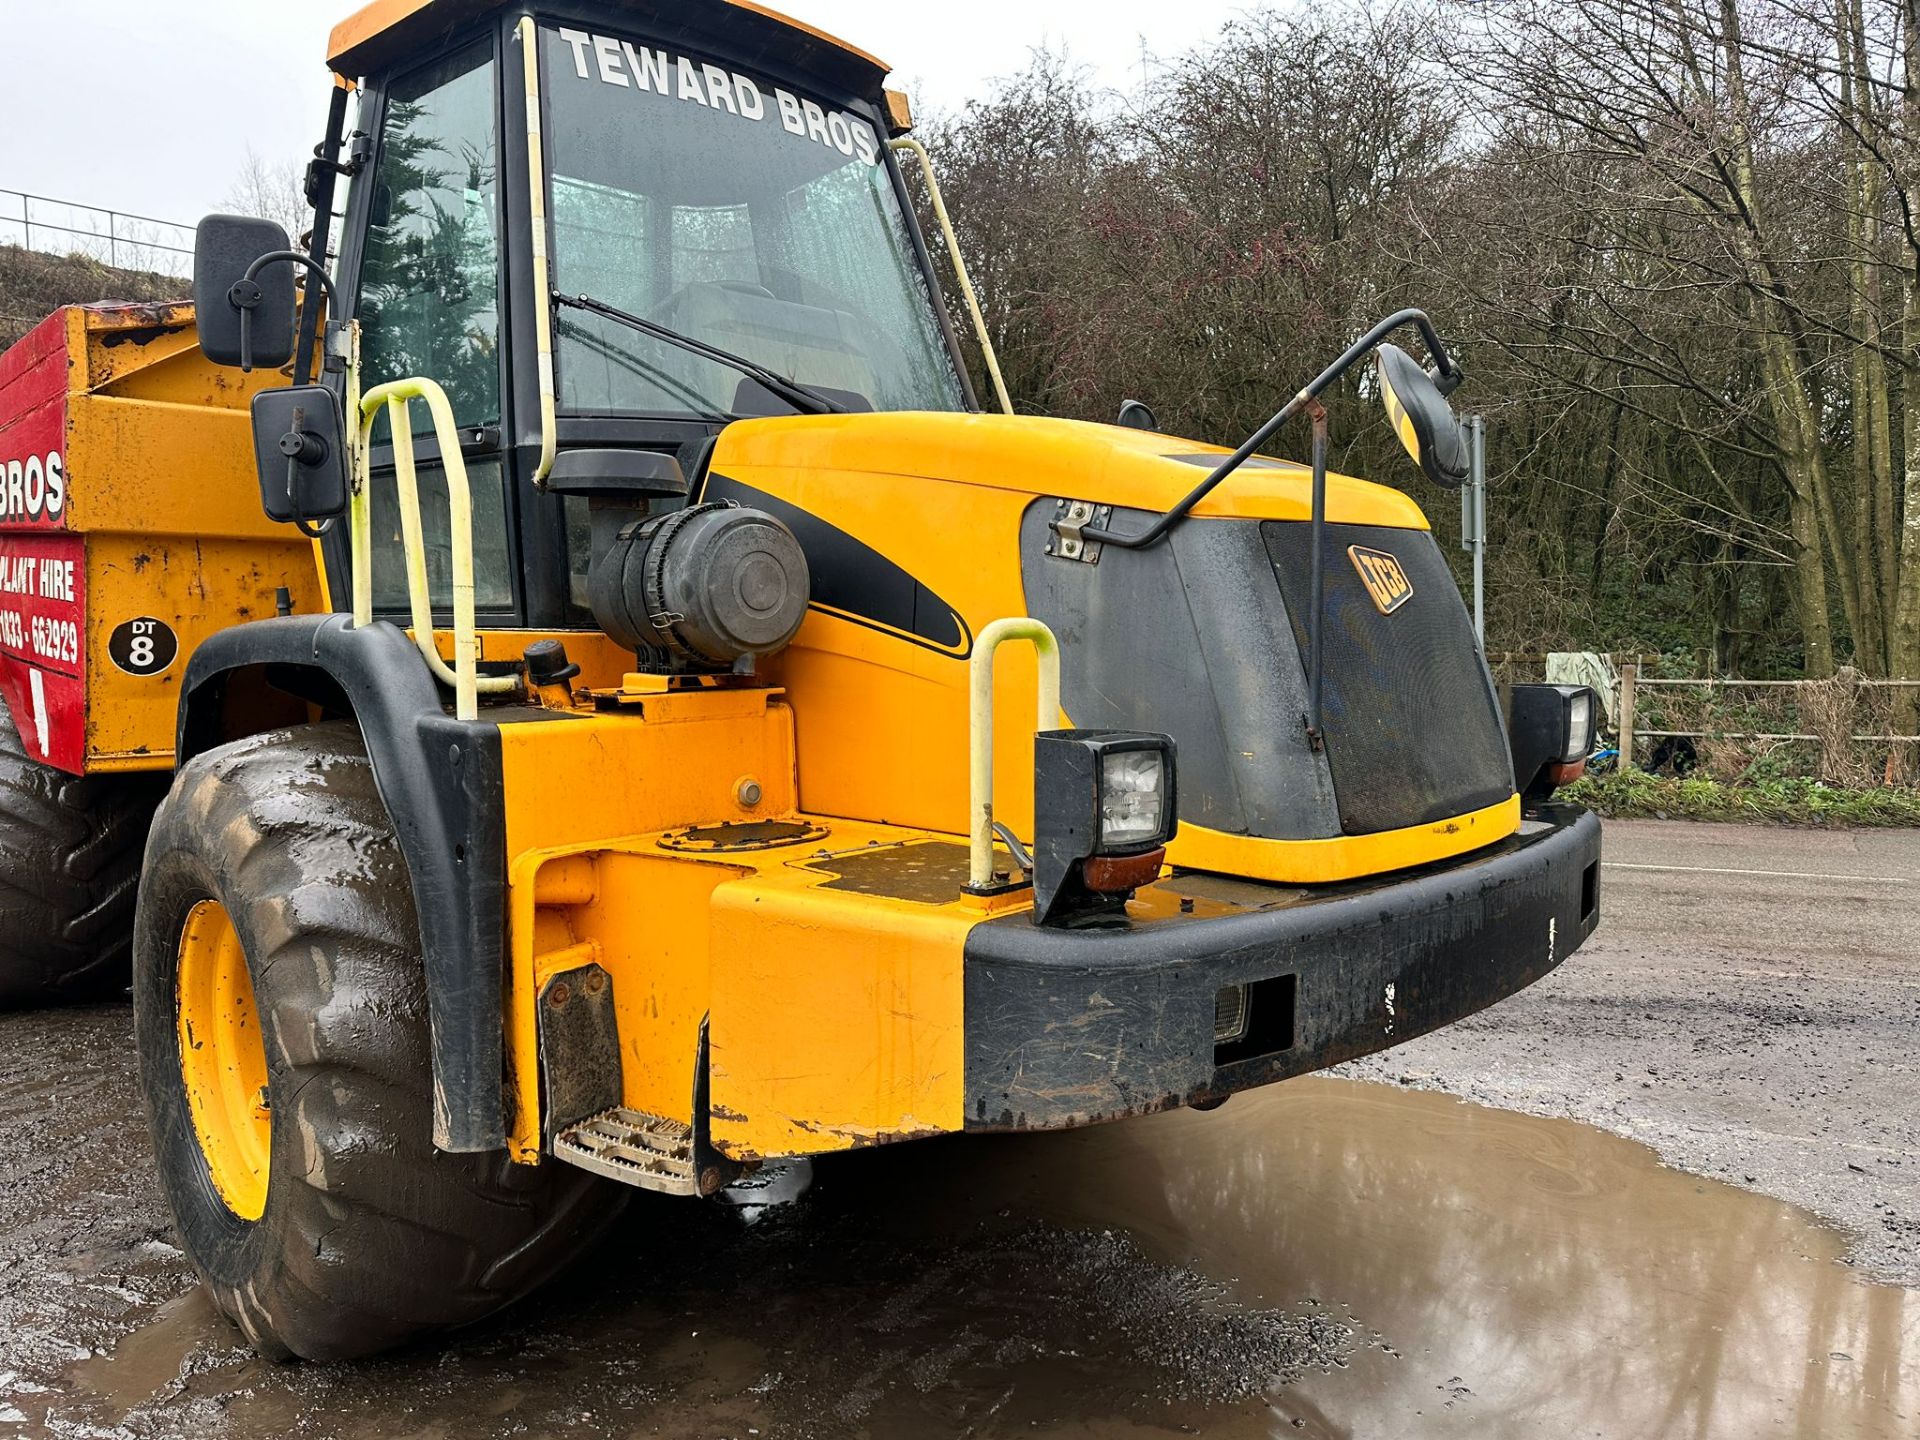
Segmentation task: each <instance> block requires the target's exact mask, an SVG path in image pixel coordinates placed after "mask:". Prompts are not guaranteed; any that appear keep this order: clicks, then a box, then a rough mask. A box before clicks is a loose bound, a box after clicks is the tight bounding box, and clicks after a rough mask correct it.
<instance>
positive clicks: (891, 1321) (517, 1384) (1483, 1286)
mask: <svg viewBox="0 0 1920 1440" xmlns="http://www.w3.org/2000/svg"><path fill="white" fill-rule="evenodd" d="M1607 835H1608V838H1607V844H1608V862H1609V865H1610V867H1611V868H1609V869H1608V871H1607V874H1606V882H1605V890H1604V898H1603V912H1604V917H1603V925H1602V930H1601V933H1600V934H1599V935H1598V936H1596V938H1595V939H1594V940H1593V941H1592V942H1590V944H1589V946H1588V947H1587V948H1586V949H1585V950H1583V951H1582V952H1580V953H1579V954H1578V955H1577V956H1576V957H1574V959H1572V960H1571V961H1570V962H1568V964H1567V965H1565V966H1564V967H1563V968H1562V969H1561V970H1560V971H1559V972H1558V973H1557V974H1555V975H1554V976H1552V977H1550V978H1549V979H1548V980H1546V981H1544V982H1542V983H1541V984H1540V985H1538V986H1536V987H1534V989H1532V990H1531V991H1529V992H1527V993H1526V994H1524V995H1522V996H1518V997H1516V998H1514V999H1513V1000H1511V1001H1509V1002H1507V1003H1506V1004H1504V1005H1502V1006H1500V1007H1497V1008H1496V1009H1495V1010H1494V1011H1491V1012H1488V1014H1486V1015H1484V1016H1481V1017H1477V1018H1476V1019H1474V1020H1473V1021H1471V1022H1469V1023H1467V1024H1465V1025H1462V1026H1458V1027H1455V1028H1454V1029H1453V1030H1451V1031H1448V1032H1443V1033H1441V1034H1439V1035H1436V1036H1432V1037H1428V1038H1427V1039H1425V1040H1423V1041H1419V1042H1416V1043H1414V1044H1412V1045H1409V1046H1406V1047H1403V1048H1401V1049H1399V1050H1397V1051H1394V1052H1391V1053H1390V1054H1389V1055H1387V1056H1385V1057H1381V1058H1379V1059H1377V1060H1374V1061H1369V1062H1364V1063H1362V1064H1360V1065H1356V1066H1352V1067H1348V1068H1347V1071H1346V1072H1344V1073H1345V1074H1346V1075H1347V1076H1350V1077H1358V1078H1328V1079H1321V1078H1315V1079H1310V1080H1305V1081H1299V1082H1294V1083H1292V1084H1288V1085H1284V1086H1279V1087H1275V1088H1274V1089H1273V1090H1270V1091H1267V1092H1264V1093H1261V1094H1258V1095H1252V1096H1243V1097H1239V1098H1237V1099H1236V1100H1234V1101H1233V1102H1232V1103H1231V1104H1229V1105H1228V1106H1226V1107H1225V1108H1223V1109H1221V1110H1219V1111H1217V1112H1214V1113H1211V1114H1204V1115H1203V1114H1198V1113H1194V1112H1179V1113H1176V1114H1170V1115H1163V1116H1155V1117H1151V1118H1148V1119H1144V1120H1138V1121H1131V1122H1127V1123H1124V1124H1120V1125H1114V1126H1107V1127H1102V1128H1100V1129H1096V1130H1090V1131H1084V1132H1079V1133H1076V1134H1072V1135H1064V1136H1039V1137H1014V1138H1006V1139H988V1140H957V1141H940V1142H931V1143H925V1144H919V1145H910V1146H902V1147H897V1148H895V1149H890V1150H876V1151H869V1152H863V1153H861V1154H857V1155H852V1156H848V1157H844V1158H843V1159H840V1160H837V1161H833V1162H823V1163H822V1164H821V1165H820V1166H819V1167H818V1170H817V1172H816V1176H815V1182H816V1183H815V1184H814V1186H813V1188H812V1189H811V1190H810V1191H809V1192H808V1193H807V1194H806V1195H805V1196H804V1197H803V1198H802V1199H800V1200H799V1201H798V1202H797V1203H793V1204H789V1205H784V1206H778V1207H774V1208H771V1209H767V1210H764V1211H741V1210H734V1209H727V1208H724V1207H718V1206H698V1205H688V1204H686V1203H684V1202H673V1201H659V1202H653V1203H647V1202H649V1201H650V1200H651V1197H642V1202H643V1203H640V1204H638V1205H637V1206H636V1208H635V1210H634V1212H633V1215H632V1220H631V1223H629V1224H628V1225H626V1226H625V1227H623V1228H622V1230H620V1231H619V1232H618V1233H617V1234H616V1235H615V1236H614V1237H613V1238H612V1239H611V1240H610V1241H609V1242H608V1243H607V1245H606V1246H605V1247H604V1248H603V1249H602V1250H601V1251H600V1252H598V1253H596V1254H595V1255H594V1256H592V1257H590V1258H589V1260H588V1261H587V1262H586V1263H584V1264H583V1265H582V1266H580V1267H579V1268H578V1269H577V1270H576V1271H574V1272H573V1273H572V1274H571V1275H568V1276H566V1277H562V1279H561V1280H560V1281H559V1282H558V1283H556V1284H555V1285H553V1286H551V1287H549V1289H548V1290H547V1291H546V1292H544V1293H543V1294H542V1295H541V1296H539V1297H537V1298H536V1299H535V1300H534V1301H533V1302H531V1303H529V1304H528V1305H526V1306H523V1307H521V1308H520V1309H518V1310H516V1311H515V1312H513V1313H512V1314H510V1315H508V1316H505V1317H502V1318H500V1319H499V1320H496V1321H494V1322H490V1323H488V1324H486V1325H483V1326H480V1327H476V1328H475V1329H473V1330H471V1331H468V1332H465V1333H463V1334H461V1335H459V1336H456V1337H453V1338H451V1339H449V1340H448V1341H446V1342H445V1343H443V1344H440V1345H436V1346H433V1347H430V1348H426V1349H422V1350H419V1351H416V1352H413V1353H410V1354H406V1355H402V1356H398V1357H395V1358H392V1359H389V1360H385V1361H381V1362H378V1363H373V1364H365V1365H354V1366H341V1367H332V1368H322V1367H311V1366H273V1365H266V1364H263V1363H261V1362H259V1361H258V1360H256V1359H254V1358H252V1357H251V1356H250V1355H249V1354H248V1353H247V1352H246V1351H245V1350H244V1349H243V1348H242V1347H241V1346H240V1345H239V1343H238V1341H237V1337H236V1336H235V1334H234V1332H233V1331H232V1330H231V1329H230V1328H229V1327H228V1326H227V1325H226V1324H225V1322H224V1321H222V1320H221V1319H220V1317H219V1316H217V1315H215V1314H214V1313H212V1312H211V1310H210V1308H209V1307H208V1306H207V1305H206V1303H205V1301H204V1300H203V1299H202V1298H201V1296H200V1293H199V1291H198V1289H197V1286H196V1285H195V1283H194V1280H193V1277H192V1275H191V1272H190V1271H189V1269H188V1268H187V1266H186V1265H185V1263H184V1261H183V1259H182V1257H181V1256H180V1254H179V1252H178V1250H177V1249H176V1248H175V1247H174V1245H173V1243H172V1234H171V1225H170V1222H169V1220H168V1217H167V1216H166V1214H165V1212H164V1208H163V1207H162V1206H161V1205H160V1204H159V1202H158V1201H157V1199H156V1197H155V1193H154V1185H153V1178H152V1174H151V1162H150V1160H149V1158H148V1152H147V1141H146V1136H145V1131H144V1125H143V1123H142V1119H141V1115H140V1106H139V1102H138V1096H137V1094H136V1092H135V1085H134V1078H133V1070H134V1067H133V1063H132V1057H131V1050H130V1017H129V1014H128V1011H127V1009H126V1007H125V1006H124V1005H107V1006H100V1007H94V1008H91V1009H85V1010H77V1011H66V1012H59V1013H54V1014H41V1015H9V1016H0V1437H6V1436H8V1435H12V1434H19V1435H35V1436H38V1435H57V1436H75V1437H105V1436H113V1437H122V1436H127V1437H174V1436H182V1437H185V1436H194V1437H198V1436H203V1435H204V1436H237V1437H247V1436H263V1437H267V1436H270V1437H275V1440H280V1437H294V1436H342V1437H347V1436H354V1437H358V1436H369V1437H371V1436H380V1437H412V1436H421V1437H428V1436H460V1437H463V1440H464V1437H483V1436H496V1435H498V1436H509V1435H578V1436H599V1435H617V1436H628V1435H636V1436H638V1435H662V1436H674V1437H695V1436H701V1437H705V1436H713V1437H722V1436H726V1437H746V1436H770V1437H771V1436H789V1435H791V1436H801V1437H812V1436H820V1437H827V1436H833V1437H839V1436H875V1437H901V1440H906V1437H914V1440H918V1437H931V1436H946V1435H953V1436H960V1435H968V1436H1011V1435H1015V1434H1018V1435H1022V1436H1030V1435H1043V1436H1056V1437H1067V1436H1073V1437H1121V1436H1126V1437H1134V1436H1147V1435H1153V1436H1162V1435H1176V1434H1206V1435H1210V1436H1226V1437H1240V1436H1247V1437H1252V1436H1262V1437H1271V1436H1275V1435H1295V1434H1299V1435H1308V1436H1326V1437H1333V1436H1387V1437H1394V1440H1399V1437H1424V1436H1436V1437H1453V1436H1460V1437H1469V1436H1471V1437H1476V1440H1478V1437H1515V1440H1519V1437H1535V1436H1551V1437H1556V1440H1557V1437H1560V1436H1574V1435H1579V1436H1607V1437H1614V1436H1619V1437H1657V1436H1666V1435H1686V1436H1689V1437H1719V1436H1727V1437H1735V1436H1738V1437H1743V1440H1744V1437H1747V1436H1752V1435H1772V1434H1778V1435H1796V1436H1806V1437H1823V1440H1824V1437H1864V1440H1876V1437H1886V1440H1895V1437H1898V1440H1912V1437H1913V1436H1914V1435H1915V1434H1920V1290H1910V1289H1905V1288H1902V1287H1901V1285H1900V1284H1898V1283H1879V1282H1882V1281H1894V1282H1900V1281H1904V1282H1905V1283H1906V1284H1909V1285H1913V1284H1920V1262H1917V1261H1916V1249H1917V1248H1920V1246H1917V1245H1916V1229H1915V1222H1916V1220H1917V1219H1920V1193H1916V1192H1917V1191H1920V1136H1916V1133H1915V1132H1916V1125H1920V1069H1917V1068H1916V1065H1917V1059H1920V1057H1916V1051H1915V1046H1914V1038H1915V1034H1916V1027H1915V1021H1916V1018H1920V924H1916V923H1915V921H1916V917H1920V834H1886V833H1881V834H1861V835H1849V834H1829V833H1808V832H1787V831H1777V830H1740V829H1719V828H1708V827H1696V826H1684V825H1664V824H1662V825H1646V824H1626V823H1620V824H1615V825H1612V826H1610V827H1609V829H1608V832H1607ZM1371 1080H1379V1081H1385V1082H1386V1083H1384V1084H1382V1083H1365V1082H1367V1081H1371ZM1440 1090H1452V1091H1455V1092H1457V1093H1458V1094H1460V1095H1463V1096H1466V1097H1468V1098H1469V1099H1470V1100H1473V1101H1477V1102H1481V1103H1478V1104H1473V1103H1464V1102H1463V1101H1461V1100H1459V1099H1455V1098H1453V1097H1451V1096H1448V1095H1444V1094H1438V1093H1429V1092H1434V1091H1440ZM1490 1106H1497V1107H1501V1108H1488V1107H1490ZM1515 1112H1530V1113H1515ZM1557 1116H1574V1117H1577V1118H1578V1119H1582V1120H1586V1121H1590V1122H1591V1123H1592V1125H1594V1126H1599V1127H1604V1129H1605V1130H1611V1131H1614V1132H1617V1133H1618V1134H1620V1135H1627V1136H1631V1137H1634V1139H1635V1140H1643V1141H1645V1142H1647V1143H1648V1144H1650V1145H1652V1146H1653V1147H1655V1149H1657V1151H1658V1152H1659V1156H1658V1157H1656V1155H1655V1153H1654V1150H1649V1149H1647V1148H1645V1146H1643V1145H1641V1144H1636V1143H1633V1140H1626V1139H1620V1138H1616V1135H1610V1134H1606V1133H1603V1131H1602V1130H1601V1129H1595V1128H1590V1126H1589V1125H1583V1124H1576V1123H1572V1121H1570V1120H1568V1119H1564V1118H1545V1117H1557ZM1536 1117H1541V1118H1536ZM1661 1158H1664V1159H1665V1160H1667V1161H1668V1162H1670V1163H1669V1164H1667V1165H1663V1164H1661V1163H1660V1159H1661ZM1674 1167H1684V1168H1674ZM1689 1171H1691V1172H1694V1173H1688V1172H1689ZM1703 1175H1717V1176H1722V1177H1725V1178H1727V1179H1730V1180H1731V1181H1733V1182H1734V1184H1733V1185H1723V1184H1720V1183H1717V1182H1716V1181H1715V1180H1713V1179H1706V1178H1698V1177H1699V1176H1703ZM1749 1192H1759V1193H1749ZM1768 1197H1782V1198H1784V1199H1789V1200H1793V1201H1795V1202H1796V1203H1797V1204H1799V1205H1801V1206H1804V1207H1806V1209H1805V1210H1803V1209H1797V1208H1793V1207H1790V1206H1788V1205H1785V1204H1782V1203H1780V1201H1779V1200H1778V1199H1773V1198H1768ZM1809 1210H1810V1211H1812V1212H1814V1213H1813V1214H1811V1215H1810V1214H1809V1213H1807V1211H1809ZM1817 1217H1826V1218H1827V1219H1829V1220H1832V1221H1835V1222H1838V1223H1839V1224H1842V1225H1844V1226H1846V1227H1847V1231H1851V1232H1853V1233H1851V1234H1849V1233H1847V1231H1843V1230H1841V1229H1836V1228H1832V1227H1831V1226H1829V1225H1827V1224H1823V1223H1822V1221H1821V1219H1820V1218H1817ZM749 1222H751V1223H749Z"/></svg>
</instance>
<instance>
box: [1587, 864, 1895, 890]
mask: <svg viewBox="0 0 1920 1440" xmlns="http://www.w3.org/2000/svg"><path fill="white" fill-rule="evenodd" d="M1604 864H1605V868H1607V869H1608V870H1650V871H1654V872H1656V873H1658V874H1663V875H1753V876H1756V877H1758V878H1760V879H1762V880H1855V881H1859V882H1860V883H1862V884H1866V885H1911V884H1913V883H1914V882H1913V880H1912V879H1911V878H1909V877H1907V876H1904V875H1835V874H1826V873H1819V872H1813V871H1805V870H1728V869H1721V868H1719V867H1718V866H1713V865H1628V864H1625V863H1624V862H1622V861H1618V860H1608V861H1605V862H1604Z"/></svg>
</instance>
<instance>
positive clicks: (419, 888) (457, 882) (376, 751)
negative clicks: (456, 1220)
mask: <svg viewBox="0 0 1920 1440" xmlns="http://www.w3.org/2000/svg"><path fill="white" fill-rule="evenodd" d="M263 668H265V669H267V670H268V671H269V672H275V671H277V672H281V673H280V674H278V675H273V676H272V677H271V678H273V679H274V680H275V681H278V682H286V683H282V685H281V688H291V686H292V685H298V684H301V683H302V681H304V682H305V683H306V685H307V687H308V689H309V690H310V691H317V692H320V693H322V694H324V695H325V697H326V698H328V699H329V700H330V701H331V702H332V703H334V704H344V705H345V706H346V708H347V709H348V711H350V713H351V715H352V718H353V719H354V720H355V721H356V722H357V723H358V724H359V726H360V732H361V734H362V735H363V736H364V737H365V739H366V745H367V755H368V758H369V759H370V760H371V761H372V764H373V774H374V780H375V783H376V784H377V785H378V786H379V789H380V798H381V799H382V800H383V801H384V802H385V803H386V807H387V814H388V815H389V816H390V817H391V818H392V820H393V827H394V831H395V834H396V835H397V837H398V839H399V842H400V850H401V854H402V855H403V856H404V857H405V858H406V863H407V872H408V877H409V879H410V880H411V882H412V885H413V898H414V904H415V906H416V907H417V909H418V911H419V915H420V937H421V946H422V952H423V953H422V957H421V958H422V962H423V966H424V971H425V979H426V986H427V1003H428V1011H429V1016H430V1021H431V1031H432V1047H433V1083H434V1097H433V1142H434V1144H435V1145H437V1146H438V1147H439V1148H440V1149H442V1150H446V1151H450V1152H454V1153H475V1152H481V1151H487V1150H498V1149H502V1148H503V1147H504V1146H505V1145H506V1119H505V1107H504V1101H503V1099H502V1063H503V1060H502V1056H503V1042H502V1038H501V1032H500V1007H501V984H502V976H503V975H504V973H505V969H506V903H507V873H506V848H507V847H506V801H505V782H504V779H503V777H502V772H501V759H500V750H501V747H500V730H499V726H498V724H497V723H496V722H495V721H491V720H487V719H484V718H483V719H480V720H476V721H471V722H462V721H459V720H456V719H454V718H453V717H452V716H450V715H448V714H447V713H446V711H445V710H444V709H443V708H442V704H441V698H440V690H439V687H438V686H437V685H436V683H435V682H434V678H433V676H432V674H431V672H430V671H429V670H428V669H427V664H426V660H425V659H424V658H423V657H422V656H421V654H420V652H419V650H418V649H417V648H416V647H415V646H414V643H413V641H412V640H411V639H410V638H408V636H407V633H406V632H405V631H404V630H401V629H400V628H399V627H398V626H395V625H391V624H388V623H387V622H385V621H376V622H374V623H373V624H371V625H367V626H364V627H361V628H355V627H354V625H353V621H352V618H351V617H350V616H347V615H300V616H291V617H287V618H284V619H277V620H258V621H254V622H253V623H251V624H247V625H239V626H235V627H234V628H233V629H231V630H225V631H222V632H221V633H220V634H218V635H215V636H213V637H212V638H210V639H208V640H207V641H206V642H204V643H203V644H202V645H201V646H200V648H199V649H198V651H196V652H195V654H194V657H193V660H192V662H191V663H190V664H189V665H188V667H187V676H186V683H185V685H184V687H183V689H182V693H181V697H180V719H179V731H178V735H177V737H176V750H175V755H176V764H178V765H182V766H184V765H185V764H186V763H187V762H188V761H189V760H191V759H192V758H193V757H194V756H196V755H202V754H205V753H206V752H207V751H209V750H212V749H214V748H216V747H217V746H220V745H224V744H226V743H228V742H229V741H232V740H237V739H241V738H243V737H244V736H245V735H247V734H248V733H251V731H250V728H249V727H248V726H246V725H245V724H242V723H238V722H236V721H235V720H234V719H232V718H231V716H230V712H229V706H228V704H227V698H228V691H229V686H230V683H231V682H232V681H233V679H234V677H235V676H236V675H239V674H240V673H242V672H253V671H259V670H261V669H263ZM322 677H324V678H322ZM315 680H319V681H320V683H319V684H318V685H315V684H314V683H313V682H314V681H315ZM308 698H314V697H313V695H312V694H309V696H308ZM260 728H267V727H261V726H253V727H251V729H260Z"/></svg>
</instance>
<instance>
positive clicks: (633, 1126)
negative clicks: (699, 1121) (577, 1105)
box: [553, 1109, 700, 1195]
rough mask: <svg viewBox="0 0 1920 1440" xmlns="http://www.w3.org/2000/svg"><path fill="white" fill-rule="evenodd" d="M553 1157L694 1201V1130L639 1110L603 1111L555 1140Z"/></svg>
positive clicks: (697, 1190) (697, 1189)
mask: <svg viewBox="0 0 1920 1440" xmlns="http://www.w3.org/2000/svg"><path fill="white" fill-rule="evenodd" d="M553 1153H554V1157H555V1158H556V1159H559V1160H564V1161H566V1162H567V1163H568V1164H569V1165H578V1166H579V1167H580V1168H581V1169H582V1170H591V1171H592V1172H593V1173H594V1174H596V1175H604V1176H606V1177H607V1178H608V1179H610V1180H618V1181H621V1182H622V1183H623V1184H627V1185H637V1186H639V1187H640V1188H641V1189H642V1190H657V1191H659V1192H660V1193H661V1194H663V1195H698V1194H699V1193H700V1182H699V1177H698V1176H697V1175H695V1174H694V1170H693V1127H692V1126H691V1125H683V1124H682V1123H681V1122H680V1121H678V1120H663V1119H661V1118H660V1117H659V1116H658V1115H643V1114H641V1113H640V1112H639V1111H638V1110H620V1109H615V1110H604V1111H602V1112H601V1113H600V1114H598V1115H595V1116H592V1117H591V1118H590V1119H586V1120H582V1121H580V1122H579V1123H578V1124H577V1125H569V1126H568V1127H567V1128H566V1129H564V1130H562V1131H561V1132H560V1133H559V1135H557V1136H555V1137H554V1142H553Z"/></svg>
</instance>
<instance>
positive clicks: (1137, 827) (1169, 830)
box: [1033, 730, 1180, 925]
mask: <svg viewBox="0 0 1920 1440" xmlns="http://www.w3.org/2000/svg"><path fill="white" fill-rule="evenodd" d="M1033 759H1034V791H1033V799H1034V837H1033V840H1034V844H1033V889H1034V897H1033V898H1034V906H1033V914H1034V923H1035V924H1039V925H1045V924H1049V923H1056V922H1059V921H1063V920H1066V919H1070V918H1075V917H1079V916H1084V915H1090V914H1099V913H1103V912H1105V913H1112V912H1114V911H1116V910H1122V909H1124V908H1125V906H1126V903H1127V899H1128V897H1129V896H1131V895H1132V894H1133V892H1134V891H1135V890H1136V889H1138V888H1139V887H1140V886H1142V885H1145V884H1149V883H1151V882H1152V881H1153V880H1154V879H1155V878H1157V877H1158V875H1159V873H1160V866H1161V864H1162V863H1163V862H1164V860H1165V858H1166V848H1167V842H1168V841H1170V840H1171V839H1173V836H1174V832H1175V831H1176V830H1177V829H1178V828H1179V824H1180V821H1179V791H1178V788H1177V786H1176V784H1175V771H1174V743H1173V738H1172V737H1171V736H1168V735H1156V734H1153V733H1152V732H1150V731H1141V730H1052V731H1047V732H1044V733H1042V734H1040V735H1038V736H1036V737H1035V739H1034V757H1033Z"/></svg>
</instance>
